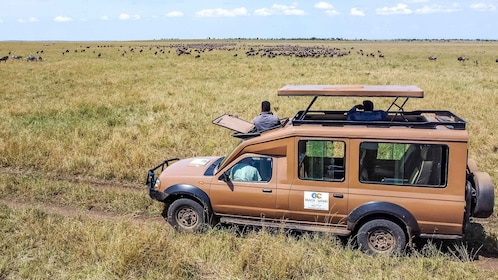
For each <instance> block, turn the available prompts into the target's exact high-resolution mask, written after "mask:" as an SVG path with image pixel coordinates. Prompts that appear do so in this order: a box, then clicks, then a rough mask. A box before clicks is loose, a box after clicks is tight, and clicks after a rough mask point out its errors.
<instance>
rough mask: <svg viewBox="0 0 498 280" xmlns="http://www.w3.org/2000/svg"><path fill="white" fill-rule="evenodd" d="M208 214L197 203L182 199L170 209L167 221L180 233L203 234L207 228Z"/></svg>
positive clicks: (174, 202) (175, 202)
mask: <svg viewBox="0 0 498 280" xmlns="http://www.w3.org/2000/svg"><path fill="white" fill-rule="evenodd" d="M206 214H207V213H206V211H205V210H204V207H203V206H202V205H200V204H199V203H197V202H196V201H194V200H192V199H188V198H180V199H177V200H175V201H173V203H171V205H170V206H169V207H168V213H167V216H166V221H167V222H168V223H169V224H170V225H171V226H172V227H173V228H174V229H176V230H177V231H179V232H201V231H203V230H204V229H205V228H206V216H207V215H206Z"/></svg>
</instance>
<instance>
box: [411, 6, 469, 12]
mask: <svg viewBox="0 0 498 280" xmlns="http://www.w3.org/2000/svg"><path fill="white" fill-rule="evenodd" d="M460 10H461V9H460V7H459V6H458V4H453V6H452V7H444V6H442V5H431V6H424V7H422V8H420V9H416V10H415V13H417V14H435V13H454V12H458V11H460Z"/></svg>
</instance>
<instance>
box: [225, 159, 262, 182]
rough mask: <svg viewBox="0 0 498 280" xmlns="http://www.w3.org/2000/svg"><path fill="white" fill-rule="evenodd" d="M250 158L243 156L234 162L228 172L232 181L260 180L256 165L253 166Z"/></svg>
mask: <svg viewBox="0 0 498 280" xmlns="http://www.w3.org/2000/svg"><path fill="white" fill-rule="evenodd" d="M253 162H254V160H253V159H252V158H245V159H243V160H241V161H240V162H239V163H237V164H235V165H234V167H233V168H232V170H231V172H230V174H231V175H230V179H231V180H232V181H244V182H258V181H261V180H262V179H261V175H260V174H259V171H258V169H257V168H256V167H254V163H253Z"/></svg>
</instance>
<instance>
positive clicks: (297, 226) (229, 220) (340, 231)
mask: <svg viewBox="0 0 498 280" xmlns="http://www.w3.org/2000/svg"><path fill="white" fill-rule="evenodd" d="M220 222H221V223H226V224H238V225H249V226H258V227H272V228H284V229H290V230H302V231H317V232H327V233H332V234H335V235H339V236H349V235H350V234H351V231H350V230H348V229H346V228H345V227H341V226H333V225H309V224H301V223H292V222H286V221H283V220H282V221H280V222H278V221H277V222H275V221H265V220H253V219H244V218H233V217H222V218H220Z"/></svg>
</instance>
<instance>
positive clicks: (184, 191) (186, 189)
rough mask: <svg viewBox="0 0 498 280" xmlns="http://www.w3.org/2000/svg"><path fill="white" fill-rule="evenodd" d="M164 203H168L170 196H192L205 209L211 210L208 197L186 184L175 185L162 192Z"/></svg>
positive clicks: (196, 188) (201, 191)
mask: <svg viewBox="0 0 498 280" xmlns="http://www.w3.org/2000/svg"><path fill="white" fill-rule="evenodd" d="M164 193H165V202H170V199H171V197H172V196H193V197H195V198H196V199H197V200H199V202H201V203H202V204H203V205H204V207H205V208H211V201H210V200H209V196H208V195H207V194H206V193H205V192H204V191H203V190H201V189H199V188H198V187H196V186H192V185H188V184H175V185H171V186H169V187H168V188H167V189H165V190H164Z"/></svg>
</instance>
